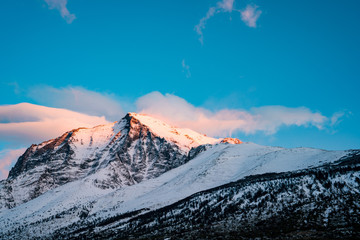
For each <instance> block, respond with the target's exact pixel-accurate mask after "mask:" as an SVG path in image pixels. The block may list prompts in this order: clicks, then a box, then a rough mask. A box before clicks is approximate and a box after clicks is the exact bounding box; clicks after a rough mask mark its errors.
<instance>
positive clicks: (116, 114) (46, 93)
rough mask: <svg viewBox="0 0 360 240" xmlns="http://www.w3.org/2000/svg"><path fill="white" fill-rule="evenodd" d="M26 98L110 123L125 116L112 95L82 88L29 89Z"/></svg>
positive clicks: (46, 87)
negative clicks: (96, 117) (99, 118)
mask: <svg viewBox="0 0 360 240" xmlns="http://www.w3.org/2000/svg"><path fill="white" fill-rule="evenodd" d="M28 96H29V97H30V98H32V99H34V100H35V101H36V102H37V103H39V104H43V105H47V106H51V107H56V108H66V109H69V110H72V111H76V112H81V113H85V114H88V115H95V116H105V117H106V119H108V120H110V121H116V120H119V119H120V118H122V117H123V116H124V114H125V113H124V111H123V110H122V106H121V105H120V103H119V101H118V99H117V97H116V96H115V95H114V94H107V93H98V92H94V91H90V90H87V89H85V88H82V87H65V88H54V87H51V86H37V87H33V88H31V89H30V91H29V93H28Z"/></svg>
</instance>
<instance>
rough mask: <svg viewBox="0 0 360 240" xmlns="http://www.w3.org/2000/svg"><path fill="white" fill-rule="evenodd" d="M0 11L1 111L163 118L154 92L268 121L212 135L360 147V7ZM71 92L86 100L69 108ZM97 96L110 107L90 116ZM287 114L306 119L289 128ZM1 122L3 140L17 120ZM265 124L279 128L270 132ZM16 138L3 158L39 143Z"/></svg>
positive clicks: (99, 5) (60, 3) (73, 3)
mask: <svg viewBox="0 0 360 240" xmlns="http://www.w3.org/2000/svg"><path fill="white" fill-rule="evenodd" d="M226 4H227V5H226ZM0 6H1V7H0V29H1V36H2V37H1V38H0V53H1V54H0V66H1V67H0V68H1V71H0V86H1V87H0V100H1V101H0V105H1V106H5V105H14V104H18V103H22V102H28V103H32V104H36V105H41V106H46V107H53V108H65V109H69V110H72V111H75V112H80V113H83V114H88V115H91V116H105V118H106V120H107V121H113V120H116V119H117V118H119V117H121V115H122V114H124V113H125V112H127V111H139V110H140V111H145V110H146V109H147V110H149V111H150V112H152V113H157V114H158V115H159V114H160V115H161V114H163V115H166V113H163V112H161V111H160V110H159V111H160V112H159V111H158V109H156V106H157V104H158V103H157V102H156V101H152V100H150V101H149V102H152V103H153V105H152V106H148V105H146V106H145V107H144V106H142V108H141V106H140V107H139V104H138V103H139V99H143V98H144V96H145V98H146V97H147V96H149V94H150V96H155V95H156V94H158V97H155V98H156V99H158V100H159V99H160V98H161V99H160V100H161V101H170V102H171V103H174V104H175V105H173V107H175V108H177V105H176V104H177V103H178V104H180V105H181V104H182V106H183V107H184V108H186V109H188V110H189V109H192V110H194V111H195V112H196V113H197V114H198V113H199V112H201V113H204V114H205V115H207V116H210V117H209V118H211V119H212V120H213V119H214V118H216V119H217V120H218V119H219V116H218V115H219V114H221V113H223V112H222V111H224V110H231V111H233V110H234V111H235V112H232V114H230V115H229V117H230V118H234V116H235V117H236V116H237V117H239V116H240V118H241V117H242V116H244V114H240V115H239V112H241V113H248V114H250V115H251V117H253V116H256V114H260V117H262V118H263V119H262V122H261V124H263V125H261V127H258V128H256V127H255V128H254V129H253V131H247V130H246V129H245V128H246V126H248V125H246V126H245V127H235V129H232V130H231V131H228V128H225V130H224V131H222V132H220V133H214V134H215V135H226V134H225V133H226V132H227V131H228V132H229V133H231V135H232V136H233V137H239V138H240V139H243V140H245V141H254V142H257V143H260V144H266V145H277V146H284V147H299V146H307V147H318V148H325V149H348V148H359V146H360V128H359V127H358V123H359V122H360V117H359V116H360V106H359V100H358V92H359V89H360V88H359V80H360V79H359V78H360V74H359V63H360V60H359V56H360V48H359V42H360V39H359V38H360V25H359V22H360V15H359V14H358V13H359V10H360V3H359V1H346V2H344V1H297V0H294V1H285V0H282V1H280V0H279V1H263V0H254V1H236V0H235V1H234V2H232V1H231V0H219V1H213V0H208V1H187V0H181V1H165V0H164V1H141V0H140V1H120V0H119V1H110V0H109V1H99V0H68V1H65V0H31V1H29V0H17V1H13V0H3V1H1V4H0ZM201 21H203V22H201ZM196 26H199V27H200V30H201V32H202V34H199V33H200V32H199V27H198V28H197V27H196ZM199 39H200V40H201V41H200V40H199ZM74 89H75V90H76V91H77V94H82V95H81V96H84V98H83V99H88V101H85V100H83V101H82V100H79V101H80V103H79V102H77V103H74V104H71V99H73V98H74ZM154 92H155V93H154ZM151 93H152V95H151ZM159 94H160V95H159ZM166 94H168V95H166ZM59 98H61V99H62V100H61V101H60V100H59ZM65 99H69V101H68V102H66V101H65ZM76 99H78V97H76ZM91 99H100V100H98V101H97V100H96V101H97V103H99V104H100V103H101V102H102V101H104V102H105V104H104V105H106V106H104V108H106V109H105V110H104V109H102V107H101V106H97V107H95V108H92V106H94V104H92V103H91ZM171 99H173V100H174V99H175V100H174V101H172V100H171ZM76 101H78V100H76ZM87 102H88V105H87ZM140 102H141V101H140ZM184 104H185V105H186V104H187V105H186V107H185V105H184ZM95 105H96V104H95ZM171 106H172V105H168V107H171ZM269 106H281V107H286V109H283V110H282V111H281V113H279V111H278V110H279V109H278V108H273V107H269ZM110 107H112V109H113V110H114V111H112V110H111V109H110ZM263 107H267V108H266V111H265V110H264V109H263ZM301 107H303V108H306V110H307V111H305V112H304V111H302V110H301V109H299V108H301ZM116 109H119V110H118V111H115V110H116ZM144 109H145V110H144ZM164 109H166V108H164ZM179 109H182V108H179ZM259 109H260V110H259ZM274 109H275V111H273V110H274ZM14 111H15V112H13V113H12V114H13V115H16V114H17V113H18V112H16V111H19V110H14ZM28 111H32V110H28ZM164 111H165V110H164ZM186 111H187V110H186ZM289 111H290V112H293V111H295V112H296V114H299V115H296V117H297V116H300V117H302V116H306V117H305V118H304V120H303V121H301V122H297V121H295V120H292V121H290V122H288V116H289ZM117 112H119V114H117ZM259 112H260V113H259ZM264 112H266V114H265V113H264ZM0 113H1V112H0ZM1 114H2V115H3V116H1V115H0V120H1V123H0V124H1V125H2V126H1V127H2V129H3V132H4V131H5V130H6V131H7V130H9V129H10V128H8V129H5V128H7V126H9V125H4V124H9V123H13V122H14V121H15V120H13V119H12V118H11V117H9V116H8V115H7V114H9V113H8V112H6V111H5V112H4V111H3V112H2V113H1ZM269 114H270V115H269ZM301 114H303V115H301ZM314 114H318V115H316V116H315V115H314ZM22 116H23V115H22ZM222 116H224V114H223V115H222ZM269 116H270V119H272V117H273V116H278V118H279V119H275V120H272V122H271V123H268V122H267V123H266V124H265V123H264V121H265V120H267V119H269ZM282 116H283V117H282ZM291 116H293V115H291ZM319 116H321V117H324V118H318V117H319ZM220 118H221V117H220ZM265 118H266V119H265ZM192 120H193V119H192ZM21 121H25V120H23V119H21V118H20V117H18V118H17V120H16V121H15V122H21ZM174 121H175V120H174ZM175 122H176V123H179V119H176V121H175ZM257 124H259V122H257ZM264 124H265V127H264ZM4 129H5V130H4ZM6 131H5V132H6ZM9 131H10V130H9ZM9 131H7V133H6V134H7V135H6V134H3V137H2V138H0V149H1V151H3V152H4V151H5V150H6V149H17V148H21V147H26V146H27V144H28V143H29V142H31V138H30V140H29V141H27V142H22V141H19V140H12V139H10V140H8V139H7V138H6V137H5V136H8V135H9ZM214 134H213V135H214ZM20 137H21V136H20ZM20 137H19V138H20ZM44 140H45V139H44ZM33 141H35V142H36V141H39V139H38V138H34V140H33Z"/></svg>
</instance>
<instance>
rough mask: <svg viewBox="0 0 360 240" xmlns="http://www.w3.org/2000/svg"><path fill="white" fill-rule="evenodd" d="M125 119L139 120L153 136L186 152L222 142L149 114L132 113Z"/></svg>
mask: <svg viewBox="0 0 360 240" xmlns="http://www.w3.org/2000/svg"><path fill="white" fill-rule="evenodd" d="M125 118H135V119H137V120H138V121H139V122H140V123H141V124H143V125H145V126H147V127H148V128H149V129H150V131H151V132H152V133H153V134H155V135H156V136H158V137H161V138H164V139H166V140H167V141H169V142H172V143H174V144H176V145H178V146H179V147H180V149H181V150H183V151H185V152H188V151H189V150H190V149H191V148H195V147H198V146H200V145H204V144H216V143H220V141H221V140H222V139H217V138H212V137H208V136H206V135H205V134H201V133H198V132H196V131H193V130H191V129H188V128H179V127H175V126H171V125H169V124H167V123H165V122H164V121H162V120H160V119H158V118H155V117H152V116H150V115H147V114H138V113H133V112H130V113H128V114H127V115H126V116H125Z"/></svg>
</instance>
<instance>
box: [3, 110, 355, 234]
mask: <svg viewBox="0 0 360 240" xmlns="http://www.w3.org/2000/svg"><path fill="white" fill-rule="evenodd" d="M229 143H230V144H229ZM240 143H242V142H241V141H240V140H238V139H232V138H226V139H214V138H210V137H207V136H205V135H202V134H199V133H196V132H194V131H192V130H189V129H180V128H176V127H172V126H170V125H168V124H166V123H163V122H162V121H160V120H157V119H154V118H152V117H150V116H146V115H139V114H135V113H129V114H128V115H126V116H125V117H124V118H123V119H122V120H120V121H119V122H115V123H112V124H109V125H104V126H97V127H95V128H91V129H85V128H80V129H76V130H72V131H69V132H67V133H65V134H64V135H62V136H61V137H59V138H57V139H53V140H50V141H47V142H44V143H42V144H39V145H32V146H31V147H30V148H29V149H28V150H27V151H26V152H25V154H24V155H23V156H22V157H20V158H19V160H18V162H17V164H16V165H15V166H14V168H13V169H12V170H11V172H10V175H9V178H8V179H7V180H4V181H2V182H0V222H1V223H2V226H3V227H2V228H0V239H1V237H2V236H7V237H8V238H11V239H22V238H23V237H24V236H26V237H28V238H50V239H53V238H56V237H57V236H60V237H59V238H64V236H67V233H71V235H69V236H67V237H68V238H76V237H77V236H79V235H77V234H81V233H86V232H87V231H88V230H89V229H92V230H91V231H94V232H95V233H96V232H97V233H99V234H100V235H101V233H102V232H109V231H110V232H112V230H111V229H114V228H115V229H117V230H119V231H121V228H122V227H124V226H126V227H129V226H130V225H127V221H130V220H131V219H132V218H137V217H140V216H142V215H144V214H150V213H151V212H152V211H157V210H159V209H160V208H162V207H166V206H171V205H172V204H175V203H176V202H178V201H180V200H183V199H187V198H189V196H192V195H193V194H196V193H199V192H201V191H205V190H208V189H211V188H214V187H220V186H222V185H224V184H229V183H231V182H236V181H239V180H241V179H244V178H246V177H249V176H253V175H257V174H266V173H276V174H280V173H283V172H290V171H300V170H301V171H302V170H304V169H308V168H314V167H318V166H322V165H328V164H335V163H336V162H338V161H340V159H343V158H346V157H347V156H349V155H351V154H353V152H351V151H326V150H320V149H312V148H293V149H285V148H280V147H268V146H261V145H257V144H254V143H242V144H240ZM304 174H305V173H304ZM305 175H306V174H305ZM359 181H360V180H359ZM184 201H185V200H184ZM209 201H211V200H209ZM250 205H251V204H250ZM209 206H210V205H209ZM225 207H226V206H221V207H219V208H220V209H222V208H225ZM8 208H10V209H8ZM178 211H180V210H178ZM221 213H223V212H221ZM151 221H153V220H151ZM154 224H158V223H154ZM134 226H135V225H134ZM139 227H141V226H140V225H139ZM108 230H109V231H108ZM75 233H76V234H75ZM72 234H73V235H72ZM94 236H96V234H95V235H94Z"/></svg>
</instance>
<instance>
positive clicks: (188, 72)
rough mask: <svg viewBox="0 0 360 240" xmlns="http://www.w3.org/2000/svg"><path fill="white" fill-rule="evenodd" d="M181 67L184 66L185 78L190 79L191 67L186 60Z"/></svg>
mask: <svg viewBox="0 0 360 240" xmlns="http://www.w3.org/2000/svg"><path fill="white" fill-rule="evenodd" d="M181 66H182V69H183V70H182V71H183V73H185V77H186V78H189V77H191V72H190V67H189V65H187V64H186V63H185V59H183V60H182V61H181Z"/></svg>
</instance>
